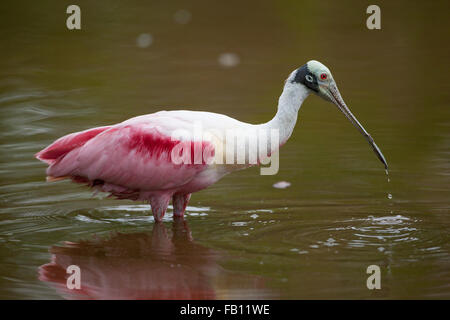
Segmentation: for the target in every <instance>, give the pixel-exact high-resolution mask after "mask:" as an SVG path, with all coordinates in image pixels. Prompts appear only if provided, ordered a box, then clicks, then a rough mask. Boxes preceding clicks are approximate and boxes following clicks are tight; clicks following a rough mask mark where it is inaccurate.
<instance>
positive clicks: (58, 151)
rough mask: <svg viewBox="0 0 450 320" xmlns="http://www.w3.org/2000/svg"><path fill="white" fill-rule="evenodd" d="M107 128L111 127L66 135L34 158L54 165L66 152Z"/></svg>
mask: <svg viewBox="0 0 450 320" xmlns="http://www.w3.org/2000/svg"><path fill="white" fill-rule="evenodd" d="M109 128H111V127H110V126H108V127H98V128H94V129H89V130H85V131H81V132H75V133H71V134H68V135H66V136H64V137H61V138H59V139H58V140H56V141H55V142H53V143H52V144H51V145H49V146H48V147H47V148H45V149H44V150H41V151H40V152H38V153H37V154H36V158H38V159H39V160H41V161H43V162H45V163H47V164H50V165H51V164H53V163H55V161H56V160H58V159H59V158H61V157H63V156H65V155H66V154H67V153H68V152H70V151H72V150H73V149H76V148H78V147H81V146H82V145H84V144H85V143H86V142H87V141H88V140H90V139H92V138H93V137H95V136H96V135H98V134H99V133H102V132H103V131H105V130H107V129H109Z"/></svg>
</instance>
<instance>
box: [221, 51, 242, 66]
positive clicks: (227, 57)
mask: <svg viewBox="0 0 450 320" xmlns="http://www.w3.org/2000/svg"><path fill="white" fill-rule="evenodd" d="M218 60H219V64H220V65H221V66H223V67H226V68H231V67H235V66H237V65H238V64H239V62H240V59H239V56H238V55H237V54H235V53H222V54H221V55H220V56H219V59H218Z"/></svg>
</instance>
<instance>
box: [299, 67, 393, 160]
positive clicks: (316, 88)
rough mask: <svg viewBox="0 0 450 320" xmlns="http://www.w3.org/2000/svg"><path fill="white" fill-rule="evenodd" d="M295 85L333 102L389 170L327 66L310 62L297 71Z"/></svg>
mask: <svg viewBox="0 0 450 320" xmlns="http://www.w3.org/2000/svg"><path fill="white" fill-rule="evenodd" d="M292 82H294V83H299V84H302V85H304V86H305V87H306V88H308V89H309V90H310V91H312V92H313V93H315V94H316V95H318V96H319V97H321V98H322V99H324V100H326V101H329V102H332V103H333V104H335V105H336V106H337V107H338V108H339V110H341V111H342V113H343V114H344V115H345V116H346V117H347V119H349V120H350V122H351V123H352V124H353V125H354V126H355V127H356V128H357V129H358V130H359V132H361V134H362V135H363V136H364V137H365V138H366V140H367V141H368V142H369V144H370V145H371V147H372V148H373V150H374V152H375V154H376V155H377V157H378V159H380V161H381V162H382V163H383V164H384V167H385V168H386V169H387V168H388V165H387V162H386V159H385V158H384V156H383V153H382V152H381V150H380V148H378V146H377V145H376V144H375V141H374V140H373V138H372V137H371V136H370V134H369V133H368V132H367V131H366V130H365V129H364V127H363V126H362V125H361V123H359V121H358V120H357V119H356V117H355V116H354V115H353V114H352V113H351V111H350V109H349V108H348V107H347V105H346V104H345V102H344V99H342V96H341V94H340V92H339V89H338V87H337V85H336V82H335V81H334V78H333V76H332V74H331V72H330V69H328V68H327V67H326V66H325V65H323V64H322V63H320V62H319V61H316V60H311V61H308V62H307V63H306V64H305V65H303V66H301V67H300V68H298V69H297V71H296V73H295V77H294V79H293V80H292Z"/></svg>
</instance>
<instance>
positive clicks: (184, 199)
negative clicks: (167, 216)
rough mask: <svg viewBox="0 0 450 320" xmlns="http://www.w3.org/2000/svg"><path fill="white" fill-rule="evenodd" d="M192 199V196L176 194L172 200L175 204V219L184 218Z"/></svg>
mask: <svg viewBox="0 0 450 320" xmlns="http://www.w3.org/2000/svg"><path fill="white" fill-rule="evenodd" d="M190 198H191V194H190V193H188V194H175V195H174V196H173V198H172V204H173V216H174V218H175V217H183V216H184V211H185V210H186V206H187V204H188V202H189V199H190Z"/></svg>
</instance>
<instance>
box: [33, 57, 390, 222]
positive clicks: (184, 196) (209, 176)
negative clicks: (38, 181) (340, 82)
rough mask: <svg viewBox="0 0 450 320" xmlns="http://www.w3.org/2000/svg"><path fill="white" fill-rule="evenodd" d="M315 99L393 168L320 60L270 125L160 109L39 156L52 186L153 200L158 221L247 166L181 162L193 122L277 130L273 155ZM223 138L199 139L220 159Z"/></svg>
mask: <svg viewBox="0 0 450 320" xmlns="http://www.w3.org/2000/svg"><path fill="white" fill-rule="evenodd" d="M310 93H315V94H316V95H318V96H319V97H321V98H323V99H325V100H327V101H330V102H332V103H334V104H335V105H336V106H337V107H338V108H339V110H341V111H342V113H344V115H345V116H346V117H347V118H348V119H349V120H350V122H351V123H352V124H353V125H354V126H355V127H356V128H357V129H358V130H359V131H360V132H361V134H362V135H363V136H364V137H365V138H366V139H367V141H368V142H369V144H370V145H371V146H372V148H373V150H374V151H375V154H376V155H377V156H378V158H379V159H380V161H381V162H382V163H383V164H384V166H385V168H386V169H387V162H386V160H385V158H384V156H383V154H382V153H381V151H380V149H379V148H378V146H377V145H376V144H375V142H374V140H373V139H372V137H371V136H370V135H369V133H367V131H366V130H365V129H364V128H363V126H362V125H361V124H360V123H359V122H358V120H357V119H356V118H355V116H354V115H353V114H352V113H351V112H350V110H349V109H348V107H347V105H346V104H345V102H344V100H343V99H342V97H341V95H340V93H339V90H338V88H337V86H336V83H335V81H334V79H333V76H332V75H331V72H330V70H329V69H328V68H327V67H325V66H324V65H323V64H321V63H320V62H318V61H315V60H312V61H309V62H308V63H306V64H305V65H303V66H302V67H300V68H298V69H296V70H294V71H293V72H292V73H291V74H290V75H289V77H288V78H287V80H286V82H285V85H284V89H283V92H282V94H281V96H280V98H279V101H278V111H277V113H276V115H275V117H274V118H273V119H272V120H270V121H269V122H267V123H263V124H258V125H253V124H249V123H244V122H241V121H238V120H236V119H233V118H230V117H228V116H225V115H222V114H217V113H211V112H200V111H185V110H181V111H160V112H156V113H153V114H148V115H143V116H138V117H135V118H131V119H129V120H126V121H124V122H122V123H119V124H115V125H112V126H105V127H98V128H93V129H89V130H85V131H82V132H76V133H72V134H69V135H66V136H64V137H62V138H60V139H58V140H56V141H55V142H54V143H53V144H51V145H50V146H48V147H47V148H45V149H44V150H42V151H40V152H38V153H37V154H36V157H37V158H38V159H39V160H41V161H44V162H46V163H47V164H48V165H49V167H48V168H47V176H48V177H47V180H49V181H54V180H59V179H65V178H70V179H72V180H73V181H75V182H80V183H86V184H88V185H90V186H91V187H94V188H96V189H99V190H101V191H104V192H108V193H110V194H111V195H113V196H115V197H117V198H120V199H131V200H144V201H148V202H149V203H150V205H151V209H152V212H153V216H154V218H155V220H156V221H161V220H162V218H163V217H164V214H165V212H166V209H167V207H168V205H169V202H170V200H171V199H172V204H173V214H174V216H183V215H184V211H185V209H186V206H187V204H188V202H189V199H190V197H191V194H192V193H193V192H196V191H199V190H202V189H204V188H206V187H208V186H210V185H211V184H213V183H215V182H217V181H218V180H219V179H221V178H222V177H223V176H224V175H226V174H228V173H230V172H232V171H235V170H237V169H242V168H243V167H248V165H246V166H242V165H228V164H221V163H223V162H220V161H216V162H213V163H211V162H208V161H204V160H202V161H200V163H197V164H192V163H175V162H174V159H173V154H174V153H173V150H174V148H176V147H177V146H178V145H179V144H180V143H181V142H183V143H186V142H187V143H189V144H192V145H194V144H195V143H197V142H199V141H194V140H195V139H194V138H192V136H191V135H188V136H180V137H178V138H177V139H174V138H173V137H174V133H175V132H176V131H177V130H178V131H179V130H180V129H182V130H184V132H191V131H193V130H194V124H201V126H202V128H203V130H205V131H211V132H216V133H217V132H219V133H220V132H222V133H223V132H225V131H227V130H235V131H236V130H255V129H256V130H277V132H278V133H279V141H277V143H271V144H270V145H269V146H268V147H267V148H268V150H267V151H268V154H273V153H274V152H276V151H277V150H278V148H279V147H280V146H281V145H283V144H284V143H285V142H286V141H287V140H288V138H289V137H290V136H291V134H292V131H293V130H294V126H295V123H296V121H297V113H298V110H299V109H300V106H301V105H302V103H303V101H304V100H305V99H306V98H307V97H308V96H309V94H310ZM223 136H224V135H221V134H216V135H214V136H213V138H212V139H211V140H210V141H209V142H203V141H200V148H201V150H203V151H205V150H206V149H208V150H209V152H210V153H209V154H210V155H211V156H212V157H218V155H217V153H216V154H215V151H216V150H219V149H220V150H225V149H224V148H223V147H224V145H225V144H226V142H225V141H224V139H223ZM227 152H228V151H227ZM221 156H223V154H221ZM259 156H260V154H258V160H259Z"/></svg>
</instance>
